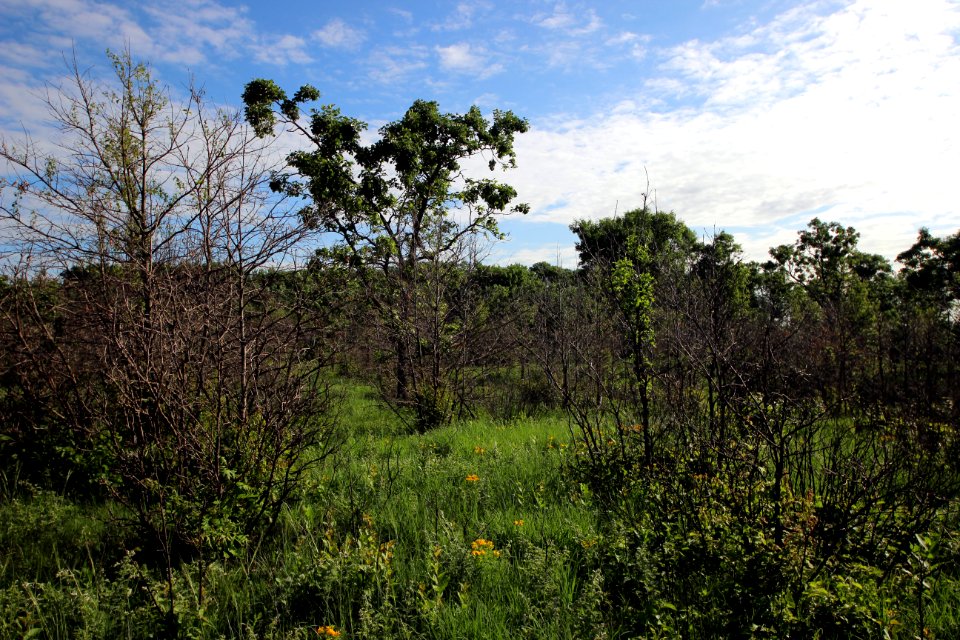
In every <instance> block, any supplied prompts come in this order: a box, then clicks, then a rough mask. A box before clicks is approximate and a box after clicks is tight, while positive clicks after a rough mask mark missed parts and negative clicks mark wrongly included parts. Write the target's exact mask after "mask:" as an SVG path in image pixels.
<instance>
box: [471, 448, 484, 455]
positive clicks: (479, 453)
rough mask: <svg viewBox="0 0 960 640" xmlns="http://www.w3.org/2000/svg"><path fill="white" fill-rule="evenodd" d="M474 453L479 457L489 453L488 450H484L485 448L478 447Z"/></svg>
mask: <svg viewBox="0 0 960 640" xmlns="http://www.w3.org/2000/svg"><path fill="white" fill-rule="evenodd" d="M473 452H474V453H475V454H477V455H478V456H482V455H483V454H485V453H486V452H487V450H486V449H484V448H483V447H481V446H476V447H474V448H473Z"/></svg>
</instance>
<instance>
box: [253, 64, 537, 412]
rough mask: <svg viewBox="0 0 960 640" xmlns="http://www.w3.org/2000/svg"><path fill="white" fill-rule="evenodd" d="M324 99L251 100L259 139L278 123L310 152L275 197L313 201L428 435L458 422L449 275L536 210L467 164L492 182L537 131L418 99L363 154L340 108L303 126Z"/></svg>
mask: <svg viewBox="0 0 960 640" xmlns="http://www.w3.org/2000/svg"><path fill="white" fill-rule="evenodd" d="M318 98H319V92H318V91H317V90H316V89H314V88H313V87H310V86H303V87H301V88H300V89H299V90H298V91H297V92H296V93H295V94H294V95H293V96H292V97H288V96H287V94H286V93H285V92H284V91H283V90H282V89H281V88H280V87H278V86H277V85H276V84H275V83H274V82H272V81H270V80H263V79H258V80H254V81H252V82H250V83H249V84H248V85H247V86H246V89H245V91H244V94H243V100H244V103H245V104H246V117H247V120H248V122H249V123H250V124H251V125H252V126H253V127H254V130H255V131H256V132H257V133H258V134H259V135H261V136H267V135H271V134H272V132H273V131H274V129H275V127H276V125H277V124H278V123H279V124H282V125H283V126H285V127H287V128H288V129H290V130H292V131H294V132H296V133H298V134H300V136H301V137H302V138H303V139H304V141H305V142H306V143H307V145H308V148H307V149H304V150H297V151H294V152H292V153H291V154H289V156H288V157H287V165H288V170H287V171H285V172H283V173H281V174H278V175H276V176H275V178H274V181H273V185H272V186H273V188H274V189H275V190H277V191H279V192H281V193H284V194H287V195H291V196H296V197H301V198H303V199H304V200H305V202H306V204H305V206H304V207H303V209H302V210H301V216H302V217H303V220H304V221H305V222H306V223H307V224H309V225H312V226H314V227H316V228H319V229H320V230H322V231H324V232H329V233H331V234H333V236H334V237H335V238H337V241H338V244H337V246H336V247H335V248H332V249H330V250H329V251H332V252H334V253H336V254H337V255H340V256H342V257H343V259H344V260H346V261H348V262H349V263H350V264H353V265H354V266H355V267H357V269H358V272H359V274H360V277H361V278H363V279H364V280H365V281H366V282H367V283H368V290H369V292H370V299H371V302H372V304H373V305H374V307H375V309H376V311H377V316H378V318H379V320H380V323H381V325H382V326H383V328H384V332H385V334H386V337H387V340H388V341H389V343H390V350H391V351H392V358H393V361H394V368H393V369H394V378H395V383H396V385H395V397H396V398H397V399H398V400H399V401H400V402H402V403H407V404H411V405H412V406H413V407H414V409H415V410H416V413H417V416H418V422H419V423H421V426H423V427H427V426H430V424H431V423H435V422H437V421H442V420H443V419H445V417H446V416H447V415H449V402H448V400H449V398H448V394H449V389H448V388H447V387H448V382H449V380H448V379H449V377H450V367H451V366H455V365H451V359H450V357H449V355H450V354H451V353H453V352H455V351H457V348H456V347H457V345H458V344H459V343H460V342H461V338H462V337H463V336H462V327H463V325H462V323H459V322H456V321H455V320H454V317H455V314H454V313H453V311H454V310H453V309H451V308H450V304H449V296H447V295H446V291H447V290H448V286H449V284H450V279H449V278H450V276H451V273H452V272H451V270H450V268H449V265H450V264H454V263H458V262H469V261H470V256H469V244H470V242H471V241H473V240H476V239H477V237H478V236H493V237H499V235H500V234H499V229H498V226H497V218H498V216H500V215H503V214H506V213H525V212H526V211H527V206H526V205H523V204H511V203H512V202H513V200H514V199H515V197H516V195H517V193H516V191H515V190H514V189H513V188H512V187H510V186H509V185H507V184H504V183H501V182H498V181H497V180H495V179H492V178H474V177H469V176H468V175H467V174H466V172H465V171H464V169H463V164H464V163H465V162H467V161H470V160H471V159H482V160H483V161H485V162H486V165H487V167H488V168H489V169H490V170H491V171H493V170H494V169H497V168H498V167H499V168H502V169H506V168H509V167H514V166H515V165H516V154H515V152H514V148H513V140H514V136H515V135H516V134H518V133H522V132H524V131H526V130H527V123H526V121H525V120H523V119H521V118H518V117H517V116H515V115H514V114H513V113H511V112H509V111H494V113H493V117H492V119H491V120H487V119H486V118H485V117H484V116H483V115H482V114H481V112H480V109H479V108H477V107H473V108H471V109H470V110H469V111H468V112H467V113H465V114H462V115H458V114H448V113H442V112H441V111H440V110H439V107H438V105H437V103H436V102H427V101H423V100H418V101H416V102H414V103H413V105H412V106H411V107H410V108H409V109H408V110H407V112H406V113H405V114H404V116H403V117H402V118H401V119H399V120H397V121H395V122H391V123H389V124H387V125H385V126H383V127H382V128H381V129H380V132H379V133H380V136H379V139H378V140H376V141H375V142H372V143H370V144H364V143H363V142H362V140H361V134H362V132H363V130H364V129H365V128H366V125H365V124H364V123H363V122H361V121H359V120H356V119H354V118H349V117H347V116H344V115H342V114H341V113H340V111H339V110H338V109H337V108H335V107H333V106H329V105H328V106H322V107H320V108H318V109H311V110H310V112H309V114H307V115H306V116H305V117H301V112H300V107H301V105H303V104H305V103H309V102H312V101H315V100H317V99H318ZM374 273H377V274H378V276H377V277H376V278H374Z"/></svg>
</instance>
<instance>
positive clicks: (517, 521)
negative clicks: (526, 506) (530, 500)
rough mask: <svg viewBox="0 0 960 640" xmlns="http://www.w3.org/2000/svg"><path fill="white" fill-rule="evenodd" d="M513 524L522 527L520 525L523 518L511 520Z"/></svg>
mask: <svg viewBox="0 0 960 640" xmlns="http://www.w3.org/2000/svg"><path fill="white" fill-rule="evenodd" d="M513 526H515V527H522V526H523V518H520V519H519V520H514V521H513Z"/></svg>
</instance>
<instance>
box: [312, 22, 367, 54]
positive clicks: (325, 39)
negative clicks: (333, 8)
mask: <svg viewBox="0 0 960 640" xmlns="http://www.w3.org/2000/svg"><path fill="white" fill-rule="evenodd" d="M313 38H314V39H315V40H318V41H320V42H321V43H322V44H323V45H324V46H327V47H332V48H334V49H356V48H357V47H359V46H360V45H361V44H362V43H363V41H364V39H365V38H366V36H365V35H364V34H363V32H362V31H360V30H359V29H354V28H353V27H351V26H349V25H348V24H347V23H345V22H344V21H343V20H340V19H339V18H334V19H333V20H330V21H329V22H328V23H327V24H325V25H324V26H323V28H322V29H319V30H317V31H314V32H313Z"/></svg>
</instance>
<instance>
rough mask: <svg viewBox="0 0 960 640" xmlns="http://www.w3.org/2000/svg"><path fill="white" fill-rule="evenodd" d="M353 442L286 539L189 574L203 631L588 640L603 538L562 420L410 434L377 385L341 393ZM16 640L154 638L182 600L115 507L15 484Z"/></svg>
mask: <svg viewBox="0 0 960 640" xmlns="http://www.w3.org/2000/svg"><path fill="white" fill-rule="evenodd" d="M337 391H338V392H339V393H341V394H343V396H344V402H343V404H342V407H341V411H340V419H341V424H342V428H343V431H342V433H343V436H344V437H343V441H342V444H341V446H340V448H339V450H338V452H337V453H336V455H334V456H333V457H331V458H329V459H328V460H327V462H326V463H325V464H324V465H323V466H322V467H317V468H316V469H315V470H314V474H313V476H312V477H311V479H310V481H309V482H308V483H307V486H306V487H305V495H304V496H303V499H302V500H301V501H299V502H298V503H297V504H295V505H292V506H290V507H289V508H288V509H286V510H285V511H284V513H283V515H282V518H281V521H280V522H278V523H277V527H278V535H277V536H275V537H274V538H273V539H272V541H271V543H270V544H268V545H264V546H261V547H260V548H258V549H255V550H252V551H251V552H250V553H249V554H248V555H247V557H242V558H241V557H237V558H227V559H224V560H221V561H218V562H215V563H213V564H212V566H210V567H209V568H207V569H206V570H205V572H204V573H205V575H204V577H203V585H202V588H201V583H200V573H199V570H198V568H197V567H195V566H187V567H185V568H183V569H182V570H181V571H180V572H179V574H178V578H179V579H178V581H177V583H176V585H175V588H174V592H175V593H174V595H175V597H176V598H177V604H176V609H177V611H178V616H179V618H180V623H181V627H183V628H186V629H189V630H190V634H189V635H190V636H191V637H211V638H212V637H251V638H253V637H257V638H260V637H278V638H279V637H284V638H297V637H302V638H309V637H317V635H318V631H317V630H318V629H320V632H319V633H321V634H329V635H331V636H333V635H334V634H342V636H341V637H371V638H373V637H435V638H501V637H502V638H507V637H510V638H514V637H518V636H526V637H551V638H553V637H555V638H565V637H575V636H576V637H582V632H583V631H584V630H585V629H586V628H587V627H595V626H596V622H597V620H595V619H594V617H595V614H596V613H597V611H598V609H597V605H598V598H599V584H598V580H599V576H590V575H589V574H588V573H586V567H587V566H588V565H589V562H588V561H587V556H589V554H590V553H591V548H592V547H593V546H594V545H595V543H596V538H597V533H596V531H595V524H594V521H593V517H592V512H591V510H590V509H587V508H584V507H585V505H584V498H583V495H582V494H581V492H580V491H579V489H578V487H577V486H574V485H572V484H571V483H570V482H568V481H567V473H566V467H567V465H568V464H569V460H570V432H569V429H568V425H567V422H566V420H565V419H564V418H562V417H560V416H543V417H539V418H537V419H517V420H511V421H507V422H502V421H494V420H485V419H476V420H470V421H467V422H462V423H458V424H453V425H450V426H447V427H444V428H441V429H438V430H435V431H432V432H430V433H428V434H426V435H409V434H406V433H404V429H403V427H402V425H401V423H400V421H399V420H398V419H397V417H396V416H395V415H394V414H393V413H392V412H390V411H389V410H387V409H385V408H383V407H382V406H381V405H380V404H379V402H378V401H377V400H376V394H375V392H374V391H373V390H372V389H369V388H366V387H363V386H358V385H344V386H340V387H338V388H337ZM4 480H5V482H4V491H5V494H6V499H5V500H4V501H3V503H2V504H0V523H2V524H0V546H2V548H3V549H4V552H3V554H2V555H3V560H0V585H2V591H0V630H2V632H0V637H4V638H8V637H9V638H14V637H49V638H73V637H90V638H97V637H103V638H108V637H131V638H132V637H149V636H150V635H152V633H153V629H155V628H157V625H159V624H160V622H162V621H161V620H159V617H160V616H161V613H160V611H161V609H164V608H165V603H166V602H167V600H166V599H167V598H169V597H170V594H169V589H168V588H167V586H166V585H165V584H164V583H162V582H161V581H160V580H159V579H158V578H157V577H155V576H153V575H152V574H151V572H150V571H149V570H148V569H147V568H145V567H143V566H141V565H140V564H139V563H137V562H136V561H135V560H134V555H133V551H134V550H127V552H124V551H123V548H124V545H123V540H122V537H121V536H120V533H119V532H118V531H115V530H114V529H113V528H112V527H111V526H110V524H109V522H110V510H109V508H108V507H107V506H103V505H100V506H98V505H76V504H72V503H71V502H70V501H69V500H67V499H65V498H63V497H61V496H60V495H58V494H55V493H50V492H40V491H31V489H30V487H24V486H22V485H21V486H18V485H17V481H16V477H15V475H14V474H13V473H10V474H8V475H7V476H5V478H4Z"/></svg>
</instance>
